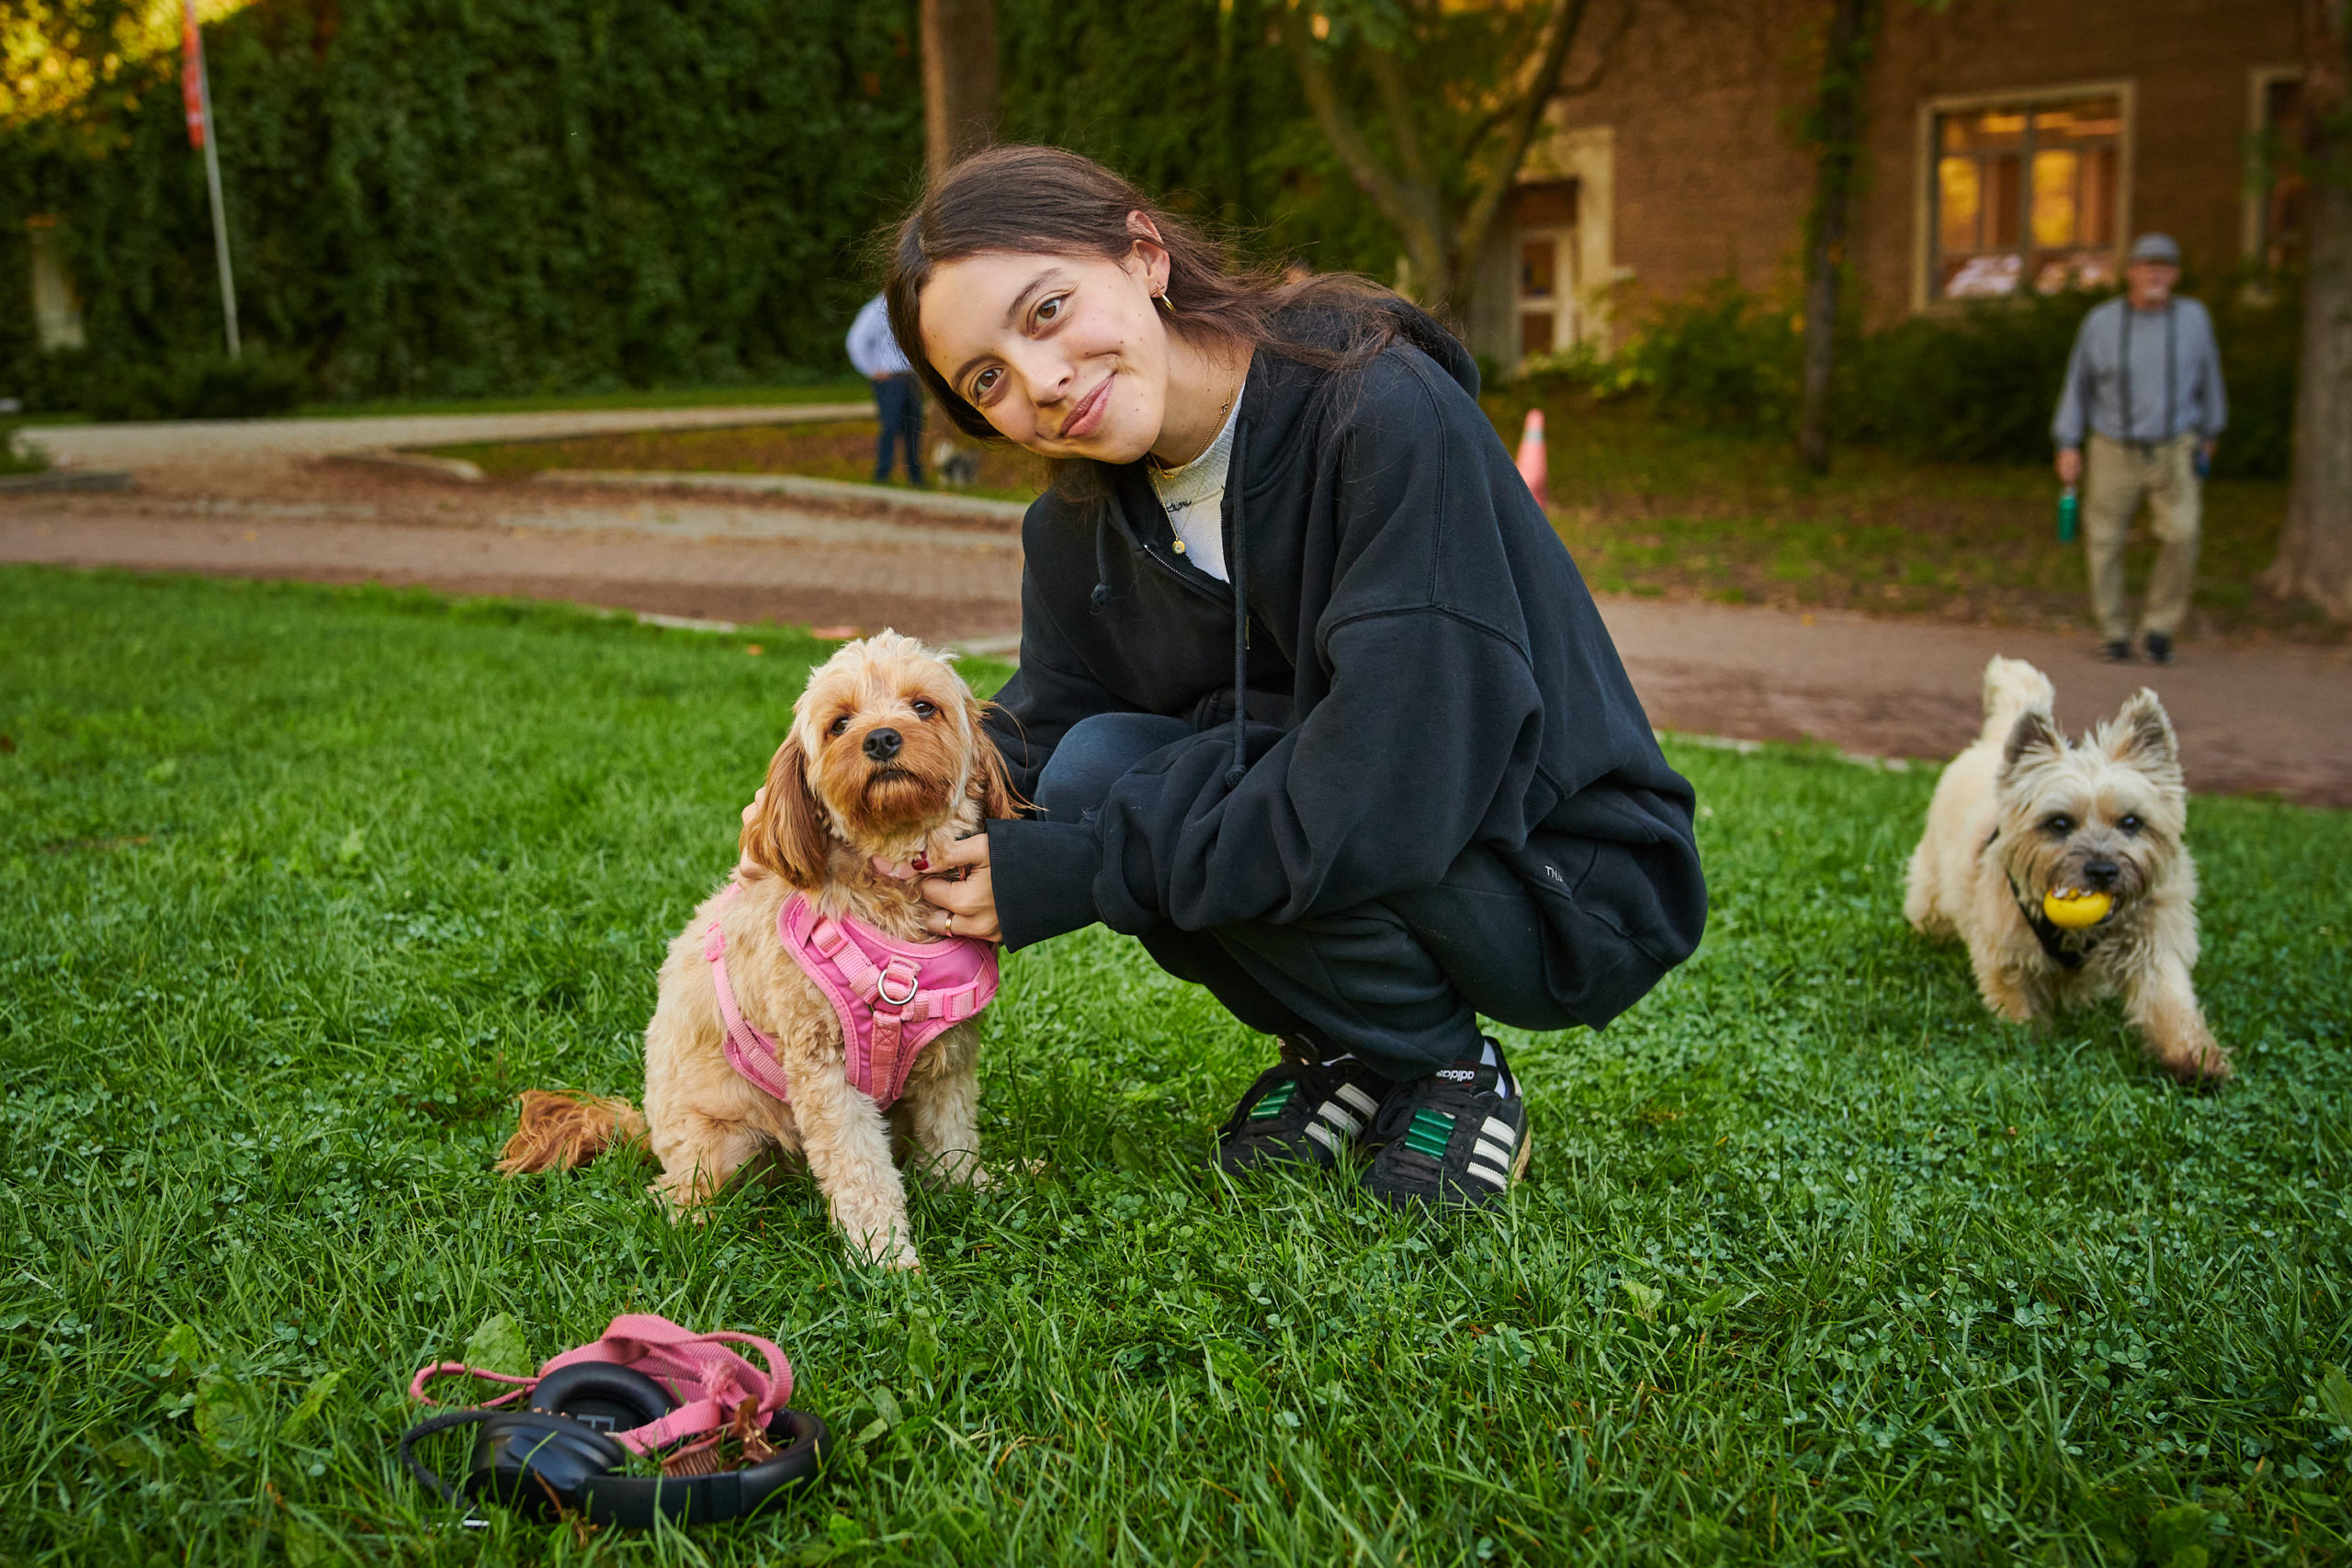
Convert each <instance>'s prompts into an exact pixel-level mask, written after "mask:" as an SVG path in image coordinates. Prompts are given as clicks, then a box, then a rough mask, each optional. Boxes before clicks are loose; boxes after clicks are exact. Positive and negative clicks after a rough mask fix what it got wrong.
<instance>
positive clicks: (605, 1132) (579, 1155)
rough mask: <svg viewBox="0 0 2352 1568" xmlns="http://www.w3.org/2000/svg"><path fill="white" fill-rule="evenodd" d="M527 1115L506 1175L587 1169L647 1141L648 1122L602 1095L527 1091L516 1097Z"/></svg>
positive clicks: (507, 1157)
mask: <svg viewBox="0 0 2352 1568" xmlns="http://www.w3.org/2000/svg"><path fill="white" fill-rule="evenodd" d="M516 1098H517V1099H518V1100H520V1101H521V1103H522V1107H523V1115H522V1119H521V1121H520V1122H518V1123H517V1125H516V1126H515V1135H514V1136H513V1137H511V1138H509V1139H507V1140H506V1147H505V1149H504V1150H503V1153H502V1155H501V1156H500V1158H499V1161H498V1169H499V1172H500V1173H501V1174H502V1175H505V1176H525V1175H528V1174H529V1173H531V1172H533V1171H539V1170H569V1169H571V1168H573V1167H574V1166H582V1165H586V1164H587V1163H588V1162H589V1161H590V1160H592V1159H594V1158H595V1157H596V1156H598V1155H600V1154H603V1153H604V1152H605V1150H606V1149H608V1148H610V1147H612V1146H613V1145H615V1144H624V1143H634V1142H636V1141H638V1140H639V1139H641V1138H643V1137H644V1136H645V1118H644V1117H643V1116H641V1115H639V1113H638V1109H637V1107H636V1106H634V1105H631V1104H630V1103H629V1102H628V1100H609V1099H606V1098H605V1097H604V1096H602V1095H593V1094H592V1095H582V1096H580V1097H578V1098H577V1099H575V1098H574V1097H572V1096H571V1095H568V1094H549V1093H548V1091H547V1090H545V1089H525V1090H524V1091H523V1092H522V1093H521V1094H520V1095H519V1096H517V1097H516Z"/></svg>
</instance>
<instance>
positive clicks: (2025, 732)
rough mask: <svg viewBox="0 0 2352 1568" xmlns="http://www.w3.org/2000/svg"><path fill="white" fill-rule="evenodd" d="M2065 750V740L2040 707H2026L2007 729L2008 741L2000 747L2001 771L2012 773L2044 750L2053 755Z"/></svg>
mask: <svg viewBox="0 0 2352 1568" xmlns="http://www.w3.org/2000/svg"><path fill="white" fill-rule="evenodd" d="M2064 750H2066V743H2065V741H2064V740H2062V739H2059V736H2058V731H2057V730H2056V729H2055V728H2052V725H2051V722H2050V716H2049V715H2048V714H2046V713H2043V712H2042V711H2041V709H2040V708H2028V709H2026V710H2025V712H2023V713H2021V714H2019V715H2018V721H2017V723H2016V724H2015V725H2013V726H2011V727H2010V729H2009V742H2008V744H2007V746H2004V747H2003V748H2001V771H2002V772H2003V773H2014V772H2015V771H2016V770H2017V769H2018V768H2019V767H2021V766H2023V765H2024V764H2025V763H2027V762H2029V761H2034V760H2036V759H2035V753H2037V752H2046V753H2048V754H2049V755H2051V756H2052V757H2055V756H2058V755H2060V754H2062V753H2064Z"/></svg>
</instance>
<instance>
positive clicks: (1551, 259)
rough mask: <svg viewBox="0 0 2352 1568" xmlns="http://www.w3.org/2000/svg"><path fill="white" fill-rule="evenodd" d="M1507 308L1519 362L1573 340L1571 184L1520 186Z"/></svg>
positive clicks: (1574, 297)
mask: <svg viewBox="0 0 2352 1568" xmlns="http://www.w3.org/2000/svg"><path fill="white" fill-rule="evenodd" d="M1512 211H1513V216H1514V218H1515V220H1516V223H1515V228H1516V241H1515V243H1514V245H1513V251H1514V256H1513V261H1514V270H1513V274H1512V284H1511V297H1512V298H1511V304H1512V309H1513V313H1514V315H1515V316H1516V317H1517V319H1518V323H1519V355H1520V358H1521V359H1522V360H1525V359H1529V358H1532V357H1533V356H1534V355H1539V354H1557V353H1559V352H1560V351H1561V350H1562V349H1565V348H1568V347H1570V346H1572V345H1573V344H1575V343H1576V341H1577V281H1578V280H1577V186H1576V182H1575V181H1574V180H1556V181H1548V182H1545V183H1544V184H1541V185H1525V186H1520V187H1519V189H1518V191H1517V192H1516V193H1515V195H1514V197H1513V200H1512Z"/></svg>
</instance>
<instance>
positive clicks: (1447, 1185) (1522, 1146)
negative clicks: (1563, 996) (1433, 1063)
mask: <svg viewBox="0 0 2352 1568" xmlns="http://www.w3.org/2000/svg"><path fill="white" fill-rule="evenodd" d="M1504 1070H1505V1069H1504V1068H1501V1067H1492V1066H1485V1065H1484V1064H1482V1063H1478V1062H1455V1063H1453V1064H1452V1065H1451V1066H1445V1067H1441V1068H1439V1069H1438V1070H1437V1071H1436V1072H1435V1073H1433V1074H1431V1075H1430V1077H1425V1078H1421V1079H1419V1080H1418V1081H1416V1082H1413V1083H1406V1084H1398V1085H1397V1088H1396V1090H1395V1092H1393V1093H1392V1094H1390V1095H1389V1097H1388V1099H1387V1101H1386V1102H1385V1104H1383V1105H1382V1106H1381V1108H1380V1119H1379V1121H1378V1122H1375V1123H1374V1126H1373V1130H1372V1138H1371V1142H1373V1143H1374V1144H1377V1145H1379V1146H1380V1153H1379V1154H1378V1155H1377V1156H1374V1159H1373V1162H1372V1168H1371V1169H1370V1170H1368V1171H1366V1172H1365V1173H1364V1179H1363V1184H1364V1186H1365V1187H1366V1188H1367V1189H1369V1190H1371V1191H1373V1192H1374V1193H1376V1194H1377V1195H1379V1196H1380V1197H1381V1198H1383V1199H1385V1200H1386V1201H1388V1202H1390V1203H1392V1204H1394V1205H1396V1206H1397V1208H1400V1209H1403V1208H1408V1207H1410V1206H1411V1205H1413V1204H1415V1203H1430V1204H1454V1205H1468V1206H1473V1207H1481V1206H1484V1205H1487V1204H1491V1203H1499V1202H1501V1201H1502V1199H1503V1194H1504V1193H1506V1192H1508V1191H1510V1187H1511V1183H1513V1182H1515V1181H1517V1180H1518V1179H1520V1178H1521V1177H1522V1176H1524V1175H1526V1174H1527V1152H1528V1149H1529V1147H1530V1144H1529V1139H1528V1136H1527V1102H1526V1101H1525V1100H1521V1098H1520V1097H1519V1096H1517V1095H1510V1096H1508V1097H1507V1096H1505V1095H1504V1094H1503V1093H1502V1092H1501V1090H1500V1085H1501V1082H1502V1073H1503V1071H1504Z"/></svg>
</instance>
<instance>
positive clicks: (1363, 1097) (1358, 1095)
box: [1334, 1083, 1380, 1116]
mask: <svg viewBox="0 0 2352 1568" xmlns="http://www.w3.org/2000/svg"><path fill="white" fill-rule="evenodd" d="M1334 1092H1336V1093H1337V1094H1338V1095H1339V1097H1340V1099H1341V1100H1346V1101H1347V1102H1348V1103H1349V1104H1350V1105H1352V1106H1354V1107H1355V1108H1356V1111H1357V1112H1358V1113H1359V1114H1360V1115H1364V1116H1373V1115H1376V1114H1378V1112H1379V1111H1380V1101H1378V1100H1374V1099H1373V1098H1372V1096H1370V1095H1368V1094H1366V1093H1364V1091H1363V1090H1362V1089H1358V1088H1357V1087H1356V1086H1355V1085H1353V1084H1351V1083H1343V1084H1341V1085H1340V1087H1339V1089H1337V1090H1335V1091H1334Z"/></svg>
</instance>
